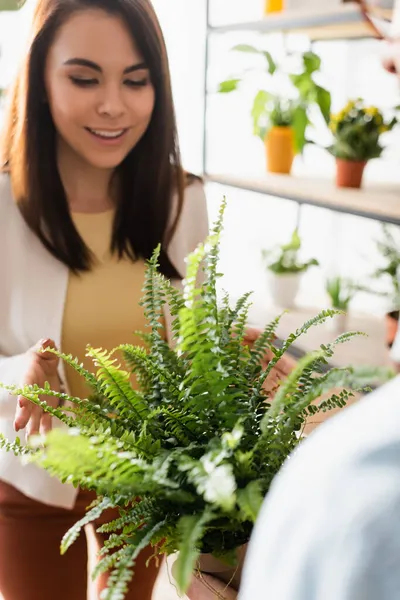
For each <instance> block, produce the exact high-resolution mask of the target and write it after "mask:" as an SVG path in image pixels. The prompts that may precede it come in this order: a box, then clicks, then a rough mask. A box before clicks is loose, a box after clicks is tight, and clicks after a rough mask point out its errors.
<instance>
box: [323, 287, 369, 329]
mask: <svg viewBox="0 0 400 600" xmlns="http://www.w3.org/2000/svg"><path fill="white" fill-rule="evenodd" d="M325 289H326V291H327V293H328V295H329V298H330V301H331V306H332V308H335V309H337V310H338V311H340V312H339V313H338V314H337V315H336V316H335V317H334V319H333V320H332V324H333V326H334V329H335V330H336V331H337V332H338V333H343V331H345V330H346V328H347V311H348V309H349V305H350V302H351V301H352V299H353V298H354V296H355V294H356V293H357V292H358V291H359V289H360V288H359V287H358V285H357V284H356V283H355V282H354V281H352V280H351V279H348V278H345V277H339V276H336V277H331V278H329V279H327V281H326V286H325Z"/></svg>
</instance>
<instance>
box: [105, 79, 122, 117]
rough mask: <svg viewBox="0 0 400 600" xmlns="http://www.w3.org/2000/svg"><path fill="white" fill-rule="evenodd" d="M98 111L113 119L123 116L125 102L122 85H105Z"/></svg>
mask: <svg viewBox="0 0 400 600" xmlns="http://www.w3.org/2000/svg"><path fill="white" fill-rule="evenodd" d="M98 112H99V114H101V115H104V116H108V117H111V118H113V119H115V118H118V117H121V116H122V115H123V114H124V112H125V104H124V99H123V94H122V90H121V89H120V86H115V85H109V86H107V87H104V89H103V90H102V97H101V99H100V102H99V105H98Z"/></svg>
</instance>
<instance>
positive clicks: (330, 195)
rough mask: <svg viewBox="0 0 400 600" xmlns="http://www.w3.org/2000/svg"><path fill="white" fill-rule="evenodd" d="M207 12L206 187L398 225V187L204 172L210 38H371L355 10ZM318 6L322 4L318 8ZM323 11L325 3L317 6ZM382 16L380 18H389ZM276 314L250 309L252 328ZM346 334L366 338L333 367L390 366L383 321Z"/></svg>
mask: <svg viewBox="0 0 400 600" xmlns="http://www.w3.org/2000/svg"><path fill="white" fill-rule="evenodd" d="M211 2H212V0H206V7H207V43H206V55H205V63H206V77H205V82H204V94H205V115H204V123H205V127H204V146H203V166H204V169H203V171H204V178H205V180H206V182H208V183H214V184H220V185H222V186H227V187H233V188H239V189H242V190H248V191H252V192H257V193H261V194H264V195H265V196H266V202H268V196H272V197H278V198H283V199H287V200H291V201H294V202H296V203H297V204H298V206H299V216H300V211H301V207H302V206H304V205H311V206H316V207H320V208H323V209H328V210H332V211H335V212H339V213H344V214H350V215H356V216H359V217H364V218H368V219H373V220H378V221H381V222H386V223H392V224H394V225H400V186H399V187H397V186H396V184H391V185H390V184H389V185H388V184H386V185H385V184H378V183H376V184H373V183H371V182H366V184H365V187H364V189H361V190H350V189H338V188H336V186H335V184H334V181H333V180H332V179H330V180H328V179H323V178H318V177H311V176H310V177H299V176H295V175H293V176H284V175H272V174H262V175H259V176H245V175H242V176H237V175H232V174H227V173H210V172H207V168H206V167H207V128H206V124H207V97H208V86H207V70H208V63H209V50H210V37H211V36H215V35H225V34H229V32H238V31H246V32H247V31H253V32H259V33H273V32H275V31H276V32H277V31H280V32H302V33H303V34H306V35H307V36H308V37H309V38H310V39H311V40H333V39H348V40H359V39H362V38H371V39H372V38H374V36H375V32H374V31H373V29H372V28H371V27H370V25H369V24H368V23H367V22H366V21H365V19H364V17H363V15H362V13H361V10H360V7H359V5H358V4H356V3H355V2H348V3H346V4H343V6H341V7H339V8H330V9H329V8H325V9H323V10H316V11H309V10H306V11H290V12H289V11H288V12H282V13H279V14H275V15H269V16H266V17H264V18H262V19H260V20H258V21H252V22H245V23H229V24H215V23H211V22H210V12H211V11H210V4H211ZM321 4H322V2H321ZM323 4H325V5H326V3H323ZM387 13H388V11H386V13H385V15H383V16H389V15H388V14H387ZM279 312H280V311H279V309H277V308H276V307H275V308H274V307H271V306H259V305H258V306H253V308H252V313H251V315H250V316H251V321H252V324H254V325H258V326H262V325H265V323H266V322H267V321H268V320H271V319H272V318H274V317H276V315H277V314H278V313H279ZM317 312H318V309H315V310H312V309H296V310H293V311H290V312H289V314H288V315H287V316H285V318H284V319H283V321H282V323H281V325H280V328H279V331H278V336H279V338H280V339H284V338H285V337H287V335H288V334H289V333H290V332H292V331H294V330H295V329H296V328H297V327H298V326H300V325H301V324H303V323H304V321H305V320H307V318H310V317H311V316H313V315H315V314H316V313H317ZM348 325H349V327H348V328H349V329H351V330H358V331H363V332H365V333H367V334H368V337H363V338H359V339H355V340H353V341H352V342H351V343H349V344H345V345H343V346H341V347H340V348H338V352H337V353H336V355H335V357H334V361H333V362H334V364H335V365H337V366H343V365H348V364H357V365H360V364H370V363H371V359H372V357H374V361H373V362H374V363H375V364H379V365H380V366H389V365H390V356H389V351H388V348H387V347H386V344H385V324H384V321H383V319H378V318H374V317H368V316H362V315H353V314H352V315H350V320H349V324H348ZM334 335H335V332H334V331H333V330H332V328H330V327H329V325H326V326H322V327H318V328H312V329H311V330H310V332H309V333H308V335H307V336H306V337H304V338H302V339H301V340H300V341H299V343H298V344H296V345H294V347H293V350H292V351H293V354H294V356H297V357H300V356H301V355H302V354H304V353H305V352H307V351H309V350H315V348H317V347H318V346H319V345H320V344H321V343H327V342H329V341H332V339H333V337H334Z"/></svg>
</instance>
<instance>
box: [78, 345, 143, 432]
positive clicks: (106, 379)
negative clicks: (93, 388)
mask: <svg viewBox="0 0 400 600" xmlns="http://www.w3.org/2000/svg"><path fill="white" fill-rule="evenodd" d="M87 356H89V357H90V358H92V360H93V362H94V364H95V366H96V367H98V371H97V379H98V382H99V384H100V389H101V392H102V394H104V396H106V397H107V398H108V400H109V401H110V404H111V405H112V406H113V407H114V408H116V409H117V410H118V413H119V414H120V415H121V416H124V415H125V414H129V413H130V414H134V415H135V416H136V418H137V421H136V425H135V420H134V419H132V421H133V426H135V428H137V429H140V423H141V422H142V421H143V419H144V418H145V417H146V415H147V414H148V406H147V404H146V402H145V401H144V398H143V396H142V395H141V394H140V393H139V392H136V391H135V390H134V389H133V388H132V386H131V383H130V378H129V373H127V372H126V371H123V370H122V369H121V368H120V367H118V366H117V365H116V359H112V358H111V356H112V353H109V352H106V351H103V350H99V349H98V350H96V349H95V348H88V351H87Z"/></svg>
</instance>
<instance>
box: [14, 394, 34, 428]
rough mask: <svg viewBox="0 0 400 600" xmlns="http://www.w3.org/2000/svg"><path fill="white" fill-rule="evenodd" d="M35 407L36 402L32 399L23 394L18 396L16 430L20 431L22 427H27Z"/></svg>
mask: <svg viewBox="0 0 400 600" xmlns="http://www.w3.org/2000/svg"><path fill="white" fill-rule="evenodd" d="M33 407H34V404H33V403H32V402H31V401H30V400H28V399H27V398H24V397H23V396H18V399H17V408H16V411H15V419H14V429H15V431H19V430H20V429H24V427H26V425H27V424H28V421H29V419H30V417H31V414H32V410H33Z"/></svg>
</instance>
